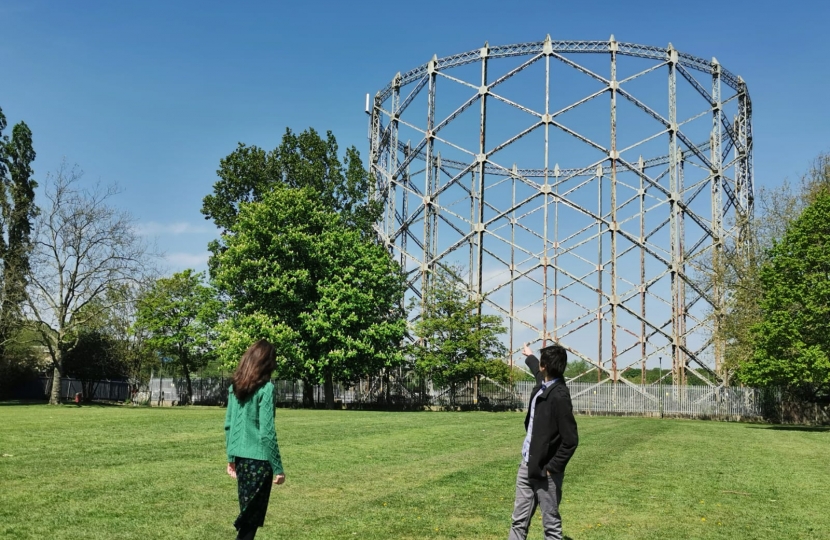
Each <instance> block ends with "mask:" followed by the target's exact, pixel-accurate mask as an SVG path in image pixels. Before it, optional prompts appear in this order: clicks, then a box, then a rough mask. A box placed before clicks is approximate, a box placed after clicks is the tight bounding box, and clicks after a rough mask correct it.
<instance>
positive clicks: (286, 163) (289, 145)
mask: <svg viewBox="0 0 830 540" xmlns="http://www.w3.org/2000/svg"><path fill="white" fill-rule="evenodd" d="M337 152H338V146H337V141H336V139H335V138H334V135H333V134H332V133H331V132H330V131H329V132H328V133H327V134H326V138H325V139H323V138H322V137H320V135H319V134H318V133H317V132H316V131H315V130H314V129H308V130H306V131H304V132H302V133H300V134H299V135H297V134H295V133H294V132H292V131H291V130H290V129H286V131H285V134H284V135H283V137H282V141H281V143H280V145H279V146H278V147H277V148H275V149H274V150H271V151H270V152H266V151H265V150H263V149H261V148H258V147H256V146H247V145H244V144H242V143H239V145H238V147H237V148H236V150H234V151H233V152H232V153H231V154H230V155H229V156H227V157H226V158H224V159H222V161H221V162H220V165H219V170H218V171H216V172H217V174H218V176H219V181H217V182H216V183H215V184H214V185H213V193H212V194H210V195H208V196H206V197H205V198H204V201H203V204H202V213H203V214H204V215H205V218H206V219H211V220H213V222H214V223H215V224H216V226H217V227H219V228H220V229H222V230H223V231H228V230H230V229H231V228H232V227H233V224H234V223H235V222H236V219H237V217H238V215H239V209H240V204H242V203H246V202H258V201H261V200H263V198H264V197H265V196H266V195H267V194H268V193H269V192H270V191H271V190H272V189H273V188H274V187H277V186H282V187H289V188H309V189H311V190H312V191H313V192H314V193H315V194H316V196H317V197H318V199H319V200H320V201H321V202H322V203H323V206H324V207H326V208H328V209H331V210H332V211H334V212H336V213H338V214H340V215H341V216H342V217H343V218H344V221H345V222H346V223H347V224H348V225H350V226H353V227H355V228H356V229H358V230H360V231H362V232H364V233H365V234H367V235H371V230H372V224H373V223H374V221H375V220H376V219H377V217H378V216H379V215H380V206H379V203H378V202H376V201H375V202H370V201H369V200H368V199H367V197H366V194H367V193H368V190H369V185H370V182H369V174H368V172H367V171H366V169H365V168H364V167H363V163H362V162H361V160H360V153H359V152H358V151H357V149H356V148H355V147H354V146H352V147H350V148H348V149H347V150H346V155H345V159H344V161H343V162H341V161H340V158H339V157H338V155H337ZM210 249H211V251H212V253H214V254H216V253H218V252H219V251H220V250H221V249H222V242H221V241H217V242H214V243H212V244H211V247H210Z"/></svg>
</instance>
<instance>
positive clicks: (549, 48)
mask: <svg viewBox="0 0 830 540" xmlns="http://www.w3.org/2000/svg"><path fill="white" fill-rule="evenodd" d="M542 52H543V53H544V55H545V174H546V175H547V169H548V163H549V155H550V147H549V144H548V129H549V127H550V120H551V117H550V57H551V55H552V54H553V42H552V41H551V39H550V34H548V35H547V36H546V37H545V42H544V44H543V45H542ZM559 176H560V172H559V164H558V163H556V164H555V165H554V166H553V192H554V193H555V194H556V195H558V194H559ZM545 181H546V182H547V177H546V178H545ZM545 200H546V202H547V194H546V195H545ZM546 208H547V207H546ZM546 221H547V219H546ZM552 247H553V265H552V266H553V340H554V341H557V340H558V339H559V336H558V329H559V197H558V196H557V197H554V198H553V246H552ZM545 259H547V254H546V256H545ZM545 278H546V281H547V276H545ZM545 289H547V283H546V284H545ZM545 292H546V293H547V290H546V291H545ZM545 312H547V309H545ZM545 332H547V329H546V330H545Z"/></svg>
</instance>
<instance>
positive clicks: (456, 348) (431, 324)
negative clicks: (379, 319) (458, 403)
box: [409, 267, 510, 393]
mask: <svg viewBox="0 0 830 540" xmlns="http://www.w3.org/2000/svg"><path fill="white" fill-rule="evenodd" d="M459 275H461V271H460V269H458V268H443V267H436V269H435V272H434V275H433V279H432V280H431V282H430V287H429V288H428V289H427V291H426V293H425V296H424V300H423V309H422V311H421V315H420V317H419V319H418V320H417V321H416V323H415V325H414V329H413V333H414V335H415V337H416V338H417V339H418V342H417V343H415V344H413V345H412V346H411V347H409V353H410V355H411V356H412V358H413V359H414V361H415V366H416V368H417V369H418V371H420V372H421V373H423V374H425V375H427V376H429V377H431V378H432V380H433V382H434V383H435V384H436V385H438V386H449V387H450V388H451V393H452V392H453V391H454V389H455V386H456V385H457V384H459V383H463V382H467V381H470V380H472V379H474V378H476V377H479V376H482V375H483V376H487V377H490V378H491V379H495V380H499V381H506V380H508V379H509V375H510V369H509V367H508V366H507V364H505V363H504V362H503V361H502V359H503V358H505V356H506V355H507V350H506V348H505V346H504V344H502V342H501V341H500V340H499V335H501V334H503V333H504V332H505V327H504V326H503V324H502V319H501V317H500V316H498V315H487V314H482V313H481V309H480V308H481V304H482V302H483V299H480V298H475V297H473V296H472V295H471V294H470V293H469V292H468V290H467V288H466V287H465V286H464V284H463V282H462V280H461V279H460V278H459V277H458V276H459ZM413 307H414V306H413Z"/></svg>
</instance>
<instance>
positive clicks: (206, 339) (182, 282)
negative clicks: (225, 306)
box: [136, 269, 221, 403]
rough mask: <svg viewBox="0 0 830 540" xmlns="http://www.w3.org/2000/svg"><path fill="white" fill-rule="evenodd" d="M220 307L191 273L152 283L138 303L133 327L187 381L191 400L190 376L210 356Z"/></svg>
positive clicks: (201, 276)
mask: <svg viewBox="0 0 830 540" xmlns="http://www.w3.org/2000/svg"><path fill="white" fill-rule="evenodd" d="M220 311H221V303H220V302H219V300H218V299H217V297H216V292H215V291H214V290H213V288H212V287H209V286H207V285H205V284H204V274H202V273H201V272H199V273H197V272H194V271H193V270H191V269H187V270H184V271H182V272H178V273H176V274H173V275H172V276H171V277H165V278H161V279H158V280H156V282H155V283H154V284H153V286H152V287H151V288H150V289H149V290H148V291H147V292H146V293H145V294H144V296H142V298H141V299H140V300H139V303H138V313H137V317H136V327H140V328H146V329H147V330H148V331H149V333H150V335H149V337H148V339H147V343H148V345H149V346H150V347H151V348H152V349H153V350H155V351H157V352H158V353H159V354H160V355H163V356H166V357H168V358H170V359H171V360H172V361H173V363H174V365H175V366H176V367H177V368H178V369H179V370H181V373H182V375H183V376H184V378H185V380H186V381H187V397H186V398H185V399H184V400H183V401H184V402H185V403H189V402H190V398H191V396H193V385H192V382H191V374H192V373H193V372H194V371H197V370H198V369H199V368H201V367H203V366H204V365H206V364H207V362H208V361H209V360H210V358H211V356H212V355H213V353H214V347H215V341H216V326H217V324H218V319H219V314H220Z"/></svg>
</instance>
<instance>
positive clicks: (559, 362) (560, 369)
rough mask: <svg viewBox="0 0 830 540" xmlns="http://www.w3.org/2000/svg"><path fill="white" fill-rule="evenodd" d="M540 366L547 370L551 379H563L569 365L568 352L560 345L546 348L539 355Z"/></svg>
mask: <svg viewBox="0 0 830 540" xmlns="http://www.w3.org/2000/svg"><path fill="white" fill-rule="evenodd" d="M539 365H540V366H542V367H544V368H545V372H546V373H547V374H548V376H549V377H550V378H551V379H557V378H559V377H562V376H563V375H565V367H566V366H567V365H568V352H567V351H566V350H565V347H563V346H562V345H558V344H557V345H550V346H548V347H545V348H544V349H542V350H541V354H540V355H539Z"/></svg>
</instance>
